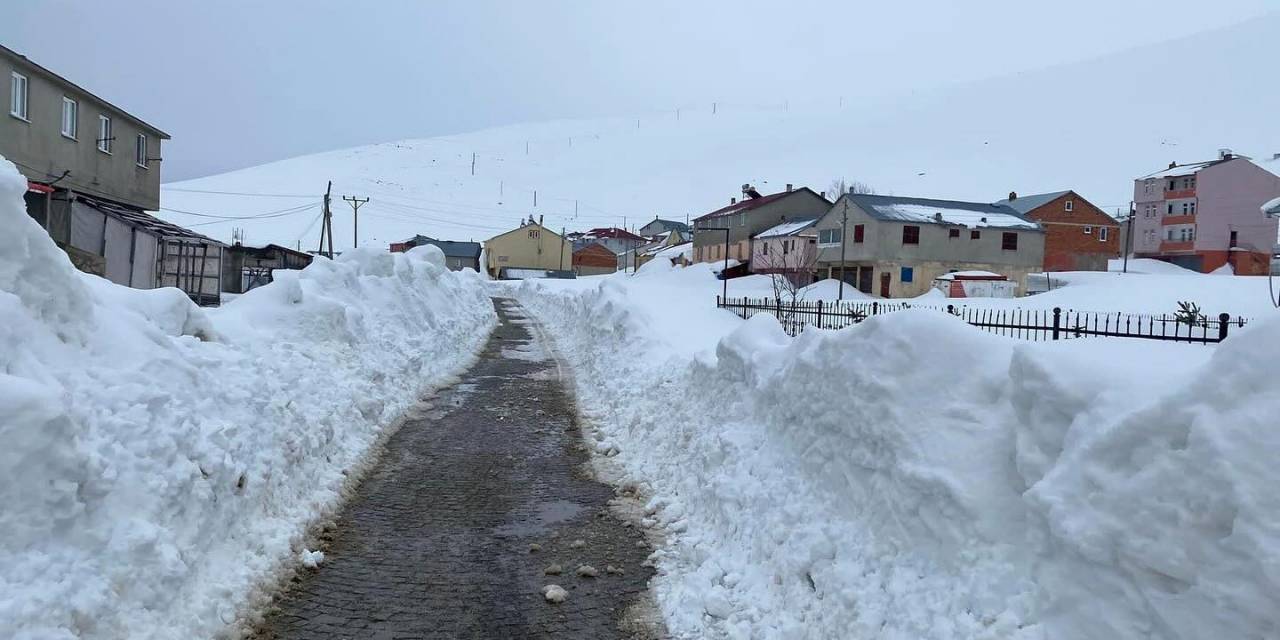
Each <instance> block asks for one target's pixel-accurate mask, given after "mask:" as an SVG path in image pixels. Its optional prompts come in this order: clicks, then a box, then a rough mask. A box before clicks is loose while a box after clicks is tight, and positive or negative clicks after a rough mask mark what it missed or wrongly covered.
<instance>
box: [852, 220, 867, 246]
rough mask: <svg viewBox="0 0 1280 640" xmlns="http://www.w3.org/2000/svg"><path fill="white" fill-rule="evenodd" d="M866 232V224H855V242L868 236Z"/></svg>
mask: <svg viewBox="0 0 1280 640" xmlns="http://www.w3.org/2000/svg"><path fill="white" fill-rule="evenodd" d="M865 234H866V226H865V225H861V224H855V225H853V241H854V242H862V239H863V238H864V237H866V236H865Z"/></svg>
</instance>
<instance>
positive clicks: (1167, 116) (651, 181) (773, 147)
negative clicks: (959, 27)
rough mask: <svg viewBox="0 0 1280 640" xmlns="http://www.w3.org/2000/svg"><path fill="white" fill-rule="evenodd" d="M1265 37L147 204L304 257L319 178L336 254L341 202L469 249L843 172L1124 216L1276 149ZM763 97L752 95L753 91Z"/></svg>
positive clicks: (551, 132) (1272, 52)
mask: <svg viewBox="0 0 1280 640" xmlns="http://www.w3.org/2000/svg"><path fill="white" fill-rule="evenodd" d="M1275 33H1280V14H1271V15H1267V16H1264V17H1262V18H1258V19H1255V20H1252V21H1250V22H1247V23H1244V24H1241V25H1237V26H1234V27H1230V28H1227V29H1223V30H1218V31H1214V32H1208V33H1204V34H1200V35H1197V36H1194V37H1191V38H1185V39H1181V40H1177V41H1172V42H1168V43H1163V44H1160V45H1154V46H1149V47H1143V48H1140V49H1134V50H1131V51H1127V52H1123V53H1120V54H1115V55H1110V56H1107V57H1104V58H1099V59H1095V60H1089V61H1086V62H1081V63H1077V64H1072V65H1066V66H1061V67H1055V68H1051V69H1045V70H1041V71H1037V72H1034V73H1025V74H1018V75H1014V76H1010V77H1005V78H999V79H994V80H989V81H985V82H981V83H977V84H972V85H967V86H962V87H954V88H949V89H945V90H939V91H936V92H931V93H928V94H920V95H914V96H905V97H899V98H896V99H892V100H884V101H881V102H877V103H874V104H846V105H844V106H843V107H841V106H839V105H838V104H837V102H836V100H834V99H832V100H828V101H825V102H824V103H823V104H807V105H801V104H796V103H795V102H792V103H791V104H790V105H789V106H788V107H786V108H784V106H783V105H782V104H779V106H778V108H776V109H772V110H760V109H754V110H749V109H743V108H737V107H734V106H733V104H732V102H730V103H728V104H720V105H718V107H717V112H716V113H715V114H712V112H711V105H707V108H706V109H705V110H702V111H701V112H698V113H691V112H689V111H682V112H681V113H680V114H679V118H678V119H677V117H676V113H674V112H672V113H668V114H649V115H646V116H641V117H640V118H639V120H638V126H637V118H635V117H628V118H612V119H599V120H581V121H554V122H545V123H536V124H526V125H518V126H509V127H501V128H496V129H489V130H484V131H478V132H474V133H469V134H463V135H454V136H445V137H439V138H431V139H422V140H405V141H401V142H394V143H385V144H376V145H370V146H365V147H357V148H352V149H343V150H338V151H332V152H327V153H321V154H315V155H310V156H303V157H299V158H293V159H289V160H283V161H280V162H275V163H271V164H266V165H262V166H258V167H253V168H249V169H244V170H241V171H235V172H231V173H226V174H222V175H217V176H211V177H207V178H201V179H198V180H190V181H186V182H180V183H174V184H169V185H165V188H164V191H163V203H164V207H165V208H166V209H167V210H166V211H163V212H162V214H161V215H162V216H163V217H165V218H166V219H169V220H172V221H174V222H176V223H179V224H183V225H200V226H196V227H195V228H196V229H197V230H201V231H203V232H206V233H208V234H210V235H213V236H215V237H220V238H229V237H230V235H231V228H232V227H242V228H245V229H246V233H247V242H249V243H263V242H278V243H281V244H288V245H290V246H293V245H295V243H297V242H299V241H301V246H302V247H303V248H304V249H306V248H313V247H314V246H315V245H316V244H317V241H318V238H319V226H318V225H317V224H315V220H316V218H317V215H318V211H319V209H318V207H316V206H308V205H313V204H314V203H317V202H319V200H320V194H322V193H323V192H324V188H325V183H326V181H327V180H330V179H332V180H333V181H334V193H335V194H336V195H335V198H334V211H335V214H336V220H337V223H336V231H335V242H336V245H337V246H338V247H339V248H342V247H347V246H350V244H351V233H352V232H351V227H352V220H351V211H350V208H349V207H348V206H347V205H346V204H345V203H344V202H343V201H342V200H340V199H338V198H337V195H343V194H350V195H357V196H362V197H364V196H367V197H370V198H372V201H371V202H370V203H368V204H367V205H365V206H364V207H362V208H361V209H360V229H361V231H360V236H361V239H362V242H365V243H372V242H377V243H380V244H381V243H386V242H389V241H392V240H398V239H401V238H404V237H408V236H411V235H413V234H415V233H422V234H426V235H432V236H437V237H442V238H448V239H456V240H467V239H477V240H479V239H484V238H487V237H489V236H491V235H494V234H495V233H497V232H499V231H503V230H506V229H509V228H511V227H512V226H514V225H515V224H517V223H518V221H519V220H520V219H521V218H522V217H523V216H528V215H531V214H532V215H535V216H539V215H540V216H545V219H546V224H547V225H548V226H551V227H560V226H567V227H569V228H570V229H574V228H589V227H593V226H601V225H621V224H622V223H623V218H624V216H625V218H626V222H627V224H628V225H631V224H633V223H643V222H644V221H646V220H648V219H651V218H653V217H654V216H655V215H661V216H662V217H666V218H675V219H683V218H684V217H685V216H686V215H689V216H696V215H699V214H701V213H704V212H706V211H708V210H711V209H713V208H716V207H718V206H722V205H724V204H727V203H728V199H729V198H730V197H731V196H736V195H740V194H739V193H738V188H739V186H740V185H741V184H742V183H744V182H751V183H753V184H756V185H757V186H758V187H760V189H761V190H762V191H776V190H781V189H782V188H784V185H785V183H788V182H790V183H794V184H797V185H802V184H803V185H808V186H811V187H813V188H815V189H816V190H818V191H821V190H824V189H826V188H827V186H828V185H829V184H830V182H831V180H832V179H833V178H837V177H844V178H848V179H856V180H859V181H862V182H866V183H869V184H871V185H872V186H874V187H875V188H876V189H877V190H878V191H879V192H881V193H895V194H899V195H913V196H923V197H937V198H955V199H972V200H981V201H994V200H998V199H1000V198H1004V197H1005V196H1007V195H1008V192H1009V191H1013V190H1016V191H1018V192H1019V193H1023V194H1029V193H1036V192H1041V191H1052V190H1058V189H1068V188H1071V189H1075V190H1077V191H1078V192H1079V193H1081V194H1082V195H1084V196H1085V197H1086V198H1089V199H1090V200H1092V201H1093V202H1094V203H1095V204H1097V205H1099V206H1101V207H1103V208H1104V209H1105V210H1107V211H1109V212H1113V211H1114V210H1115V209H1116V208H1117V207H1127V205H1128V201H1129V199H1130V197H1131V189H1132V182H1131V180H1132V179H1133V177H1134V176H1138V175H1141V174H1144V173H1148V172H1150V171H1152V170H1154V169H1157V168H1159V167H1161V166H1163V165H1166V164H1167V163H1168V162H1169V161H1171V160H1177V161H1179V162H1186V161H1192V160H1200V159H1207V158H1211V157H1213V156H1214V155H1215V154H1216V152H1217V149H1218V148H1219V147H1230V148H1232V149H1234V150H1235V151H1236V152H1237V153H1243V154H1245V155H1250V156H1253V157H1255V158H1262V157H1266V158H1270V157H1271V155H1272V154H1273V153H1280V83H1276V82H1275V80H1274V78H1275V69H1276V63H1277V61H1280V47H1277V46H1276V44H1275V43H1274V34H1275ZM1045 36H1046V38H1051V37H1054V35H1053V34H1052V33H1051V32H1049V31H1046V34H1045ZM1010 55H1017V52H1016V51H1011V52H1010ZM858 64H875V61H873V60H872V61H859V62H857V63H851V66H850V73H849V77H850V78H852V79H854V80H853V81H856V78H857V77H858V74H857V65H858ZM765 91H766V89H756V90H754V91H753V95H752V96H751V97H752V101H753V102H757V103H759V102H762V101H767V100H768V96H767V93H766V92H765ZM526 144H527V145H528V153H527V154H526ZM472 153H475V154H476V159H475V175H474V176H473V175H471V164H472ZM1272 166H1275V165H1272ZM534 190H536V191H537V205H536V207H535V206H534V194H533V192H534ZM198 191H214V192H231V193H236V194H244V193H248V194H264V195H251V196H246V195H229V194H228V193H200V192H198ZM306 194H310V195H306ZM293 195H297V196H298V197H284V196H293ZM575 201H577V212H578V213H577V215H576V216H575V214H574V211H575ZM179 211H186V212H192V213H198V214H204V215H206V216H207V215H210V214H212V215H219V216H258V215H260V214H263V213H266V212H273V213H270V215H271V216H273V217H259V218H251V219H244V220H231V221H225V220H218V219H215V218H209V217H201V216H198V215H191V214H189V213H179Z"/></svg>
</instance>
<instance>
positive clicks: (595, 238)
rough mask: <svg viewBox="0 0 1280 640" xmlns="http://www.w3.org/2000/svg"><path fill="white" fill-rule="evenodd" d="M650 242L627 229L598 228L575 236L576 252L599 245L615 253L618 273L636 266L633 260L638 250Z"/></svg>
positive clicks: (574, 245) (615, 268) (574, 246)
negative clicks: (592, 245)
mask: <svg viewBox="0 0 1280 640" xmlns="http://www.w3.org/2000/svg"><path fill="white" fill-rule="evenodd" d="M648 242H649V241H648V239H646V238H644V237H643V236H639V235H636V234H634V233H631V232H630V231H627V230H626V229H621V228H618V227H598V228H595V229H591V230H589V231H587V232H586V233H582V234H575V238H574V241H573V248H574V250H575V251H576V250H578V249H581V248H583V247H586V246H588V245H591V244H599V245H600V246H602V247H604V248H606V249H608V250H609V251H612V252H613V255H614V271H617V270H620V269H630V268H631V267H632V266H634V265H633V260H634V259H635V252H636V250H637V249H639V248H640V247H642V246H644V245H645V244H647V243H648Z"/></svg>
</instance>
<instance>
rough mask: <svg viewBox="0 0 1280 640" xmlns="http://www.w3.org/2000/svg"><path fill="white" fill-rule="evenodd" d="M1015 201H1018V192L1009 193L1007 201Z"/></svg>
mask: <svg viewBox="0 0 1280 640" xmlns="http://www.w3.org/2000/svg"><path fill="white" fill-rule="evenodd" d="M1017 199H1018V192H1017V191H1010V192H1009V201H1010V202H1013V201H1014V200H1017Z"/></svg>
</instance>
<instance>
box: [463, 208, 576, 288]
mask: <svg viewBox="0 0 1280 640" xmlns="http://www.w3.org/2000/svg"><path fill="white" fill-rule="evenodd" d="M484 253H485V265H484V268H485V272H486V273H488V274H489V277H491V278H495V279H500V280H519V279H525V278H545V277H564V276H565V275H568V276H569V277H572V276H573V271H572V267H573V247H572V246H571V245H570V244H569V242H568V241H566V240H565V239H564V238H563V237H562V236H561V235H560V234H558V233H556V232H554V231H552V230H550V229H548V228H546V227H544V226H542V224H541V223H540V222H537V221H535V220H533V218H529V219H528V220H525V221H524V222H522V223H521V224H520V226H519V227H516V228H515V229H512V230H511V231H508V232H506V233H500V234H498V235H496V236H494V237H492V238H489V239H488V240H485V241H484Z"/></svg>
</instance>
